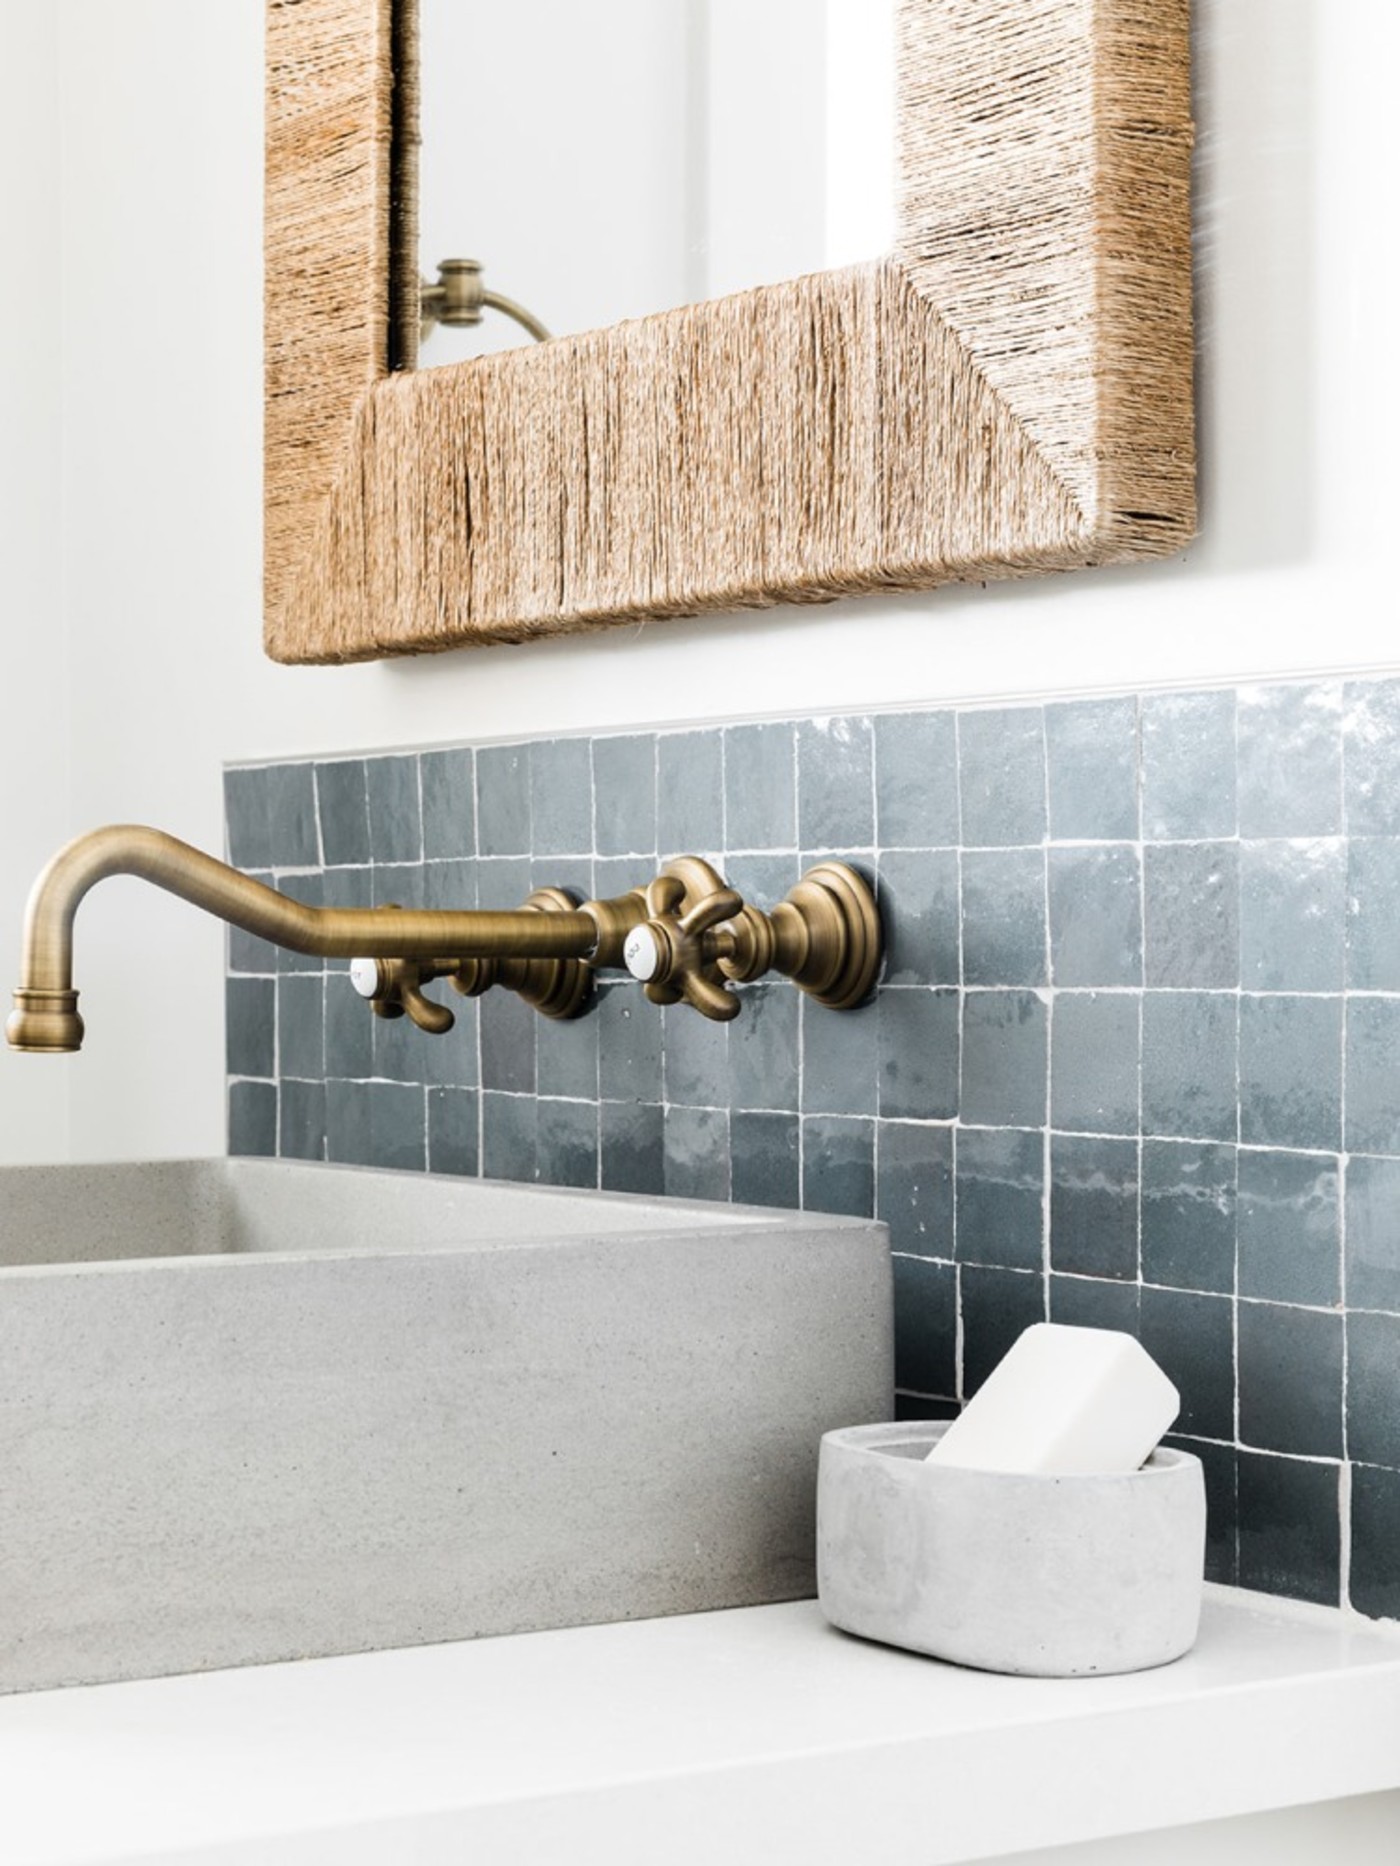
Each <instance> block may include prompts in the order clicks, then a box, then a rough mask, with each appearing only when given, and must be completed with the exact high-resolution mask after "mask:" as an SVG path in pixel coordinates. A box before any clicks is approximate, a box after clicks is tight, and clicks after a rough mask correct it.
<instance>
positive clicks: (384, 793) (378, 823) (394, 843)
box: [365, 757, 423, 864]
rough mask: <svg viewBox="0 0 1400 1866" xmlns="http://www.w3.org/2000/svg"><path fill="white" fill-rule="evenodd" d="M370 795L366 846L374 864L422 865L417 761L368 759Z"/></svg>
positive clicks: (366, 771)
mask: <svg viewBox="0 0 1400 1866" xmlns="http://www.w3.org/2000/svg"><path fill="white" fill-rule="evenodd" d="M365 781H366V785H367V787H368V792H369V846H370V853H371V855H372V857H373V859H374V861H375V862H376V864H378V863H386V862H421V861H422V859H423V809H422V803H421V800H420V797H419V792H418V760H417V758H415V757H407V758H371V759H370V760H369V761H368V762H367V764H366V765H365Z"/></svg>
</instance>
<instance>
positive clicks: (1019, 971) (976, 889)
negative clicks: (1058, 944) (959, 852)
mask: <svg viewBox="0 0 1400 1866" xmlns="http://www.w3.org/2000/svg"><path fill="white" fill-rule="evenodd" d="M1045 945H1046V940H1045V855H1044V852H1043V851H1042V850H1040V849H1007V850H1000V849H994V850H982V851H973V852H970V853H964V855H963V858H962V949H963V982H964V983H965V984H968V985H1043V984H1045V982H1046V953H1045Z"/></svg>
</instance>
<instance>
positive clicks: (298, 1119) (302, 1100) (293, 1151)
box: [277, 1081, 326, 1160]
mask: <svg viewBox="0 0 1400 1866" xmlns="http://www.w3.org/2000/svg"><path fill="white" fill-rule="evenodd" d="M277 1153H278V1157H279V1158H280V1159H283V1160H324V1159H325V1157H326V1085H325V1083H324V1082H285V1081H284V1082H283V1083H282V1084H281V1086H280V1088H279V1090H278V1095H277Z"/></svg>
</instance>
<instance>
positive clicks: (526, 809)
mask: <svg viewBox="0 0 1400 1866" xmlns="http://www.w3.org/2000/svg"><path fill="white" fill-rule="evenodd" d="M476 828H477V837H478V841H479V844H480V849H481V853H482V854H483V855H528V854H529V853H530V848H531V833H532V825H531V816H530V747H529V746H528V745H484V746H482V747H481V749H480V750H479V751H478V752H477V754H476Z"/></svg>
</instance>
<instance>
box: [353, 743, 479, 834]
mask: <svg viewBox="0 0 1400 1866" xmlns="http://www.w3.org/2000/svg"><path fill="white" fill-rule="evenodd" d="M418 767H419V779H420V782H421V784H422V790H423V854H424V855H425V856H426V857H427V858H428V859H429V860H430V861H431V860H434V859H437V860H447V861H453V860H456V861H460V860H462V859H463V858H464V857H466V856H470V855H475V854H476V760H475V755H474V753H473V751H472V748H471V746H470V745H459V746H455V747H453V748H451V749H449V750H447V751H441V752H424V753H423V754H422V756H421V757H420V758H419V760H418ZM327 859H329V857H328V858H327Z"/></svg>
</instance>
